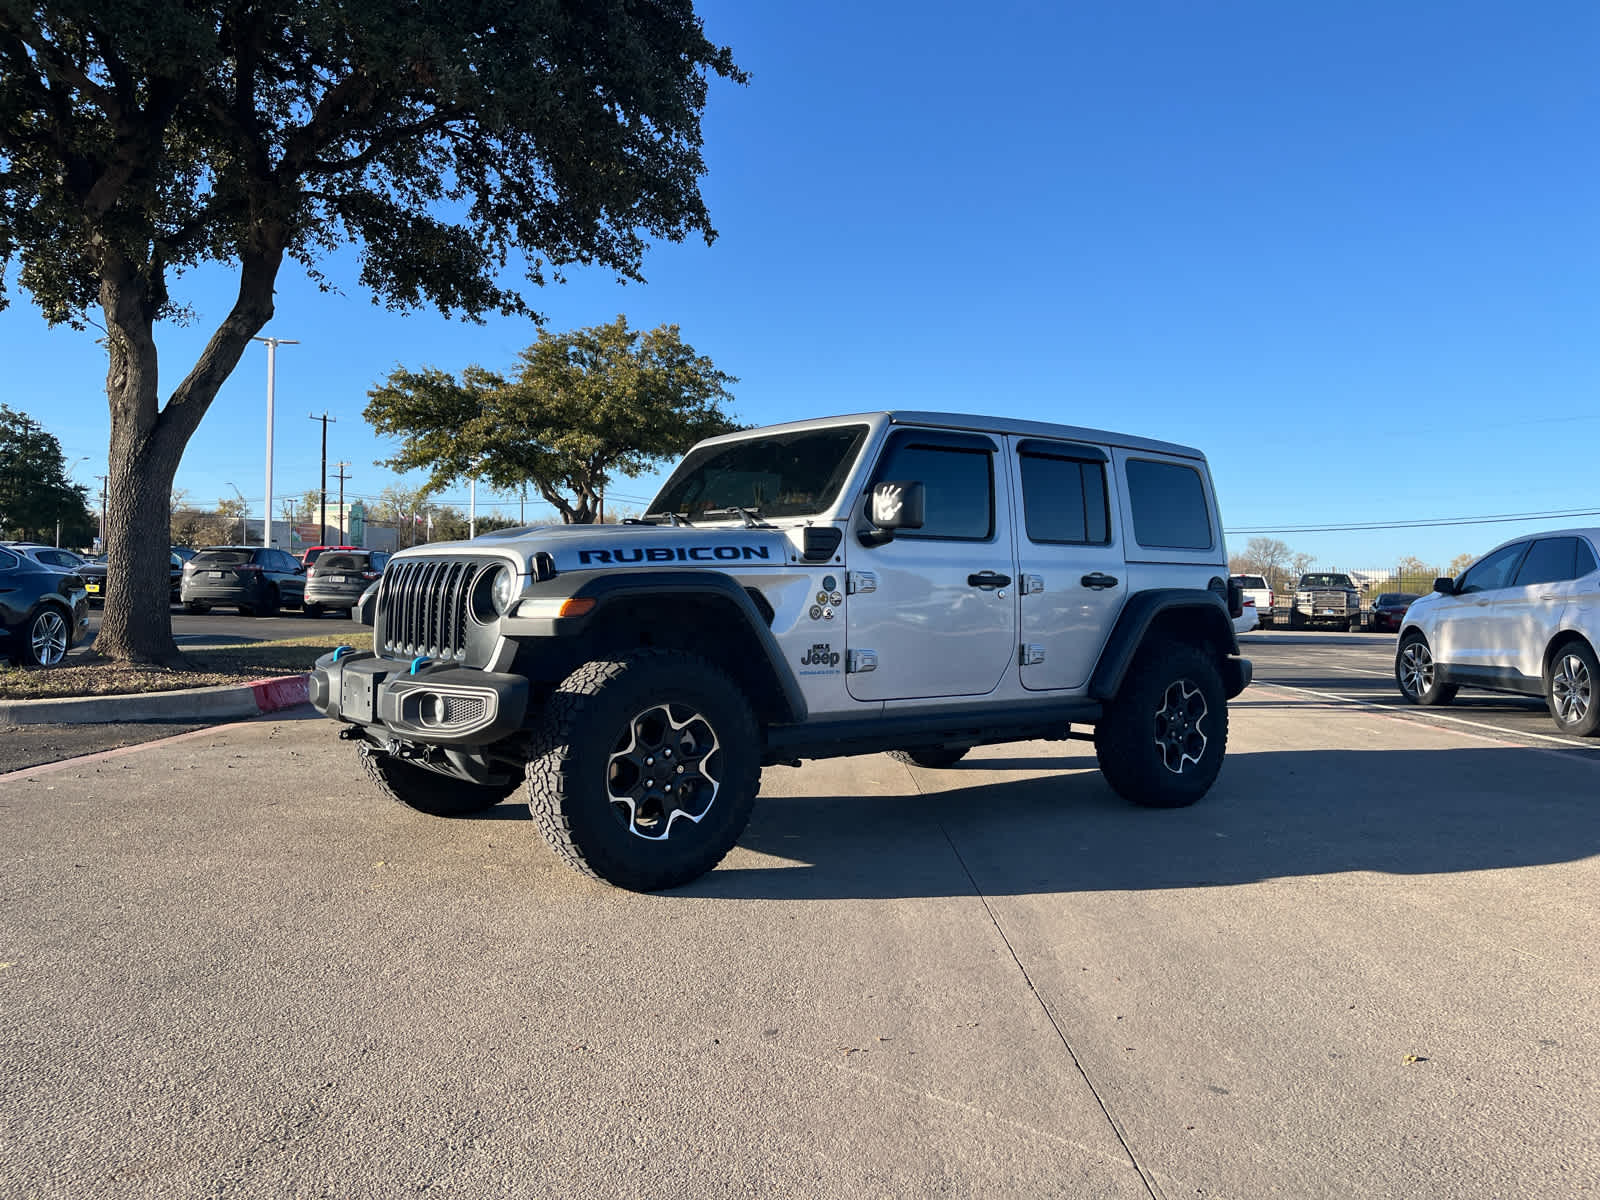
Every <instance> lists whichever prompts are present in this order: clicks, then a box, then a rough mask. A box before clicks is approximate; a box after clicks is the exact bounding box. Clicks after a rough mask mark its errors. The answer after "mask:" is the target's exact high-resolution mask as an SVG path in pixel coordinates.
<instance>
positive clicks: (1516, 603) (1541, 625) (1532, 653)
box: [1492, 537, 1595, 686]
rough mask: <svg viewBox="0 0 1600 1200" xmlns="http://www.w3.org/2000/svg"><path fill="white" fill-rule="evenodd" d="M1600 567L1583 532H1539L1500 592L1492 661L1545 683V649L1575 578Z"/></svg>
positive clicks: (1559, 618)
mask: <svg viewBox="0 0 1600 1200" xmlns="http://www.w3.org/2000/svg"><path fill="white" fill-rule="evenodd" d="M1594 569H1595V557H1594V552H1593V551H1592V550H1591V549H1590V548H1589V543H1588V542H1587V541H1584V540H1583V539H1581V538H1578V537H1553V538H1538V539H1536V540H1535V541H1534V543H1533V545H1532V546H1531V547H1530V548H1529V550H1528V553H1527V556H1526V557H1525V558H1524V559H1523V560H1522V563H1521V565H1520V566H1519V567H1518V568H1517V574H1516V577H1515V578H1514V579H1513V580H1512V581H1511V586H1510V587H1507V588H1504V589H1502V590H1501V591H1500V592H1499V593H1498V595H1497V596H1496V598H1495V601H1494V605H1493V609H1492V613H1493V626H1492V636H1493V646H1492V654H1493V658H1492V665H1494V666H1498V667H1505V668H1510V669H1511V670H1514V671H1516V672H1517V674H1519V675H1521V676H1523V677H1524V678H1525V679H1527V680H1537V681H1539V683H1540V685H1541V686H1542V685H1543V680H1544V651H1545V647H1547V646H1548V645H1549V644H1550V639H1551V638H1553V637H1555V635H1556V633H1557V631H1558V630H1559V629H1560V628H1561V614H1562V612H1563V610H1564V609H1565V608H1566V606H1567V601H1568V599H1569V598H1570V597H1571V595H1572V588H1573V581H1574V580H1576V579H1578V578H1579V577H1580V576H1582V575H1587V574H1588V573H1589V572H1590V571H1592V570H1594Z"/></svg>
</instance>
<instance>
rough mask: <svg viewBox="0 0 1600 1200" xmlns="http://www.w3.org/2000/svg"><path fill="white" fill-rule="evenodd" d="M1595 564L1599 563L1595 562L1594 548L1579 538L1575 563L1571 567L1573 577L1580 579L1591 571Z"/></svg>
mask: <svg viewBox="0 0 1600 1200" xmlns="http://www.w3.org/2000/svg"><path fill="white" fill-rule="evenodd" d="M1596 566H1600V563H1596V562H1595V558H1594V550H1593V549H1591V548H1590V546H1589V543H1588V542H1586V541H1584V540H1583V539H1582V538H1579V539H1578V561H1577V564H1576V565H1575V566H1574V567H1573V568H1572V576H1573V578H1574V579H1582V578H1583V577H1584V576H1585V575H1587V574H1588V573H1589V572H1590V571H1593V570H1594V569H1595V568H1596Z"/></svg>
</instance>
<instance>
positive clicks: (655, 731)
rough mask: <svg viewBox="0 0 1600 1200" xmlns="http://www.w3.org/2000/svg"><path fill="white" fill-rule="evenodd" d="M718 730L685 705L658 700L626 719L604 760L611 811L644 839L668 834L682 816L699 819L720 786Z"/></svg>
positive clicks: (661, 838) (692, 821)
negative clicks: (608, 756) (718, 774)
mask: <svg viewBox="0 0 1600 1200" xmlns="http://www.w3.org/2000/svg"><path fill="white" fill-rule="evenodd" d="M720 749H721V743H719V742H718V741H717V731H716V730H715V729H714V728H712V725H711V722H710V721H708V720H707V719H706V718H705V717H704V716H702V715H701V714H700V713H699V712H697V711H696V710H694V709H693V708H691V707H689V706H688V705H686V704H657V705H654V706H652V707H650V708H647V709H645V710H644V711H643V712H640V713H639V714H638V715H637V716H635V717H634V718H633V719H632V720H631V721H629V722H628V727H627V729H626V730H625V731H624V732H623V735H622V736H621V737H620V738H619V739H618V740H617V745H616V748H615V749H614V750H612V752H611V757H610V759H609V760H608V762H607V764H606V790H607V795H608V796H609V797H610V800H611V811H612V813H613V815H615V816H616V818H617V820H618V821H620V822H621V823H622V824H623V826H624V827H625V828H626V829H627V830H628V832H629V833H631V834H633V835H634V836H635V837H640V838H644V839H645V840H646V841H651V842H661V841H665V840H666V839H667V838H668V837H670V836H671V834H672V830H673V827H674V826H675V825H676V824H677V822H678V820H679V819H680V818H681V819H683V820H686V821H688V822H689V823H690V824H699V822H700V821H701V820H703V819H704V817H705V815H706V814H707V813H708V812H710V811H711V808H712V805H713V804H714V803H715V802H716V798H717V790H718V788H719V787H720V786H721V785H720V782H719V781H718V779H717V776H716V770H717V769H718V768H719V767H720V763H715V764H714V763H713V762H712V759H713V758H714V756H715V755H716V754H717V752H718V750H720Z"/></svg>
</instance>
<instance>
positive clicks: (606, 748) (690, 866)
mask: <svg viewBox="0 0 1600 1200" xmlns="http://www.w3.org/2000/svg"><path fill="white" fill-rule="evenodd" d="M533 743H534V754H533V757H532V759H531V760H530V761H529V763H528V808H529V811H530V812H531V813H532V814H533V819H534V821H535V822H537V824H538V826H539V829H540V831H541V832H542V833H543V834H544V836H545V839H546V840H547V841H549V843H550V845H551V847H552V848H553V849H554V850H555V852H556V853H557V854H558V855H559V856H560V857H561V858H562V859H564V860H565V861H566V862H567V863H568V864H569V865H570V866H572V867H574V868H576V869H577V870H579V871H582V872H584V873H586V874H589V875H593V876H595V877H596V878H599V879H603V880H605V881H606V882H608V883H612V884H615V885H616V886H617V887H622V888H628V889H630V890H633V891H639V892H652V891H657V890H659V889H661V888H669V887H677V886H678V885H680V884H684V883H688V882H689V881H691V880H693V879H698V878H699V877H700V876H701V875H704V874H705V873H706V872H707V871H709V870H711V868H712V867H714V866H716V865H717V863H719V862H721V861H722V858H723V856H724V855H725V854H727V852H728V851H729V850H730V849H732V848H733V844H734V843H735V842H736V841H738V839H739V835H740V834H741V833H743V832H744V828H745V825H746V824H747V823H748V822H749V820H750V810H751V808H752V807H753V806H754V803H755V798H756V792H757V790H758V789H759V787H760V784H761V759H760V750H759V743H758V733H757V729H756V723H755V718H754V717H753V715H752V714H751V711H750V702H749V700H748V698H747V697H746V696H745V695H744V693H743V692H741V691H740V690H739V689H738V687H736V686H735V685H734V683H733V681H732V680H731V679H729V678H728V676H727V675H725V674H724V673H723V672H722V671H721V670H720V669H718V668H717V667H715V666H713V665H712V664H711V663H709V662H706V661H705V660H704V659H702V658H700V657H698V656H696V655H693V654H688V653H684V652H681V651H672V650H638V651H634V652H633V653H631V654H628V655H626V656H625V657H622V658H618V659H612V660H605V661H600V662H591V663H585V664H584V665H583V666H581V667H579V668H578V669H577V670H576V671H574V672H573V673H572V674H571V675H569V676H568V677H567V678H566V680H565V681H564V682H562V684H561V685H560V686H559V687H558V688H557V689H556V692H555V694H554V695H553V696H552V697H551V698H550V701H549V703H548V704H547V706H546V708H545V712H544V716H543V718H542V719H541V721H540V723H539V726H538V728H537V729H536V730H535V731H534V735H533Z"/></svg>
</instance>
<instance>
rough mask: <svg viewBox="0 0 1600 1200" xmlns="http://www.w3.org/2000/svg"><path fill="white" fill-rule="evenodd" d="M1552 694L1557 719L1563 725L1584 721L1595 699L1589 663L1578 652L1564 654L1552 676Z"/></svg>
mask: <svg viewBox="0 0 1600 1200" xmlns="http://www.w3.org/2000/svg"><path fill="white" fill-rule="evenodd" d="M1550 696H1551V699H1552V700H1554V701H1555V708H1556V719H1557V720H1558V721H1560V722H1561V723H1562V724H1563V725H1576V724H1577V723H1578V722H1579V721H1582V720H1583V718H1584V717H1586V716H1587V715H1588V713H1589V705H1590V704H1591V703H1592V702H1593V699H1594V680H1593V679H1592V678H1591V677H1590V675H1589V664H1588V663H1586V662H1584V661H1583V659H1581V658H1579V657H1578V656H1577V655H1576V654H1563V655H1562V656H1561V661H1560V662H1559V663H1557V664H1556V669H1555V671H1554V672H1553V673H1552V674H1551V676H1550Z"/></svg>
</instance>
